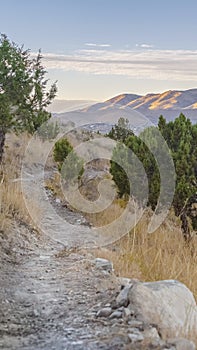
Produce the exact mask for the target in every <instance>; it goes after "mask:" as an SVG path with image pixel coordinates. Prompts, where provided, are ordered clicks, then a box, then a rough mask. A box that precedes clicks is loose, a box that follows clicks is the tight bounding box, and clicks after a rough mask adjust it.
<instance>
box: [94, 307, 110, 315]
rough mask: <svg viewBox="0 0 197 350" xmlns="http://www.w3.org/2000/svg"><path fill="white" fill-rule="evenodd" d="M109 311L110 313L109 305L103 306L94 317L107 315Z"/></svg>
mask: <svg viewBox="0 0 197 350" xmlns="http://www.w3.org/2000/svg"><path fill="white" fill-rule="evenodd" d="M111 313H112V308H111V307H104V308H102V309H101V310H99V311H98V312H97V314H96V317H109V316H110V315H111Z"/></svg>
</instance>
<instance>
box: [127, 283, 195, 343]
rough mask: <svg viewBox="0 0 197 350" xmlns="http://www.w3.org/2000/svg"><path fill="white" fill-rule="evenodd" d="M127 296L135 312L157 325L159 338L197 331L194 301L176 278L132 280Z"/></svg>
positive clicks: (186, 334) (189, 292) (184, 335)
mask: <svg viewBox="0 0 197 350" xmlns="http://www.w3.org/2000/svg"><path fill="white" fill-rule="evenodd" d="M128 299H129V303H130V307H131V308H132V309H133V310H134V312H135V314H136V316H137V317H138V318H139V319H141V320H142V321H144V322H147V323H149V324H154V325H156V326H157V329H158V330H159V332H160V334H161V336H162V338H169V337H181V336H182V337H189V336H190V334H191V333H195V334H197V305H196V302H195V299H194V296H193V294H192V292H191V291H190V290H189V289H188V288H187V287H186V286H185V285H184V284H182V283H180V282H178V281H175V280H166V281H158V282H146V283H135V284H133V286H131V288H130V290H129V293H128Z"/></svg>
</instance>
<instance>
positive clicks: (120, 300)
mask: <svg viewBox="0 0 197 350" xmlns="http://www.w3.org/2000/svg"><path fill="white" fill-rule="evenodd" d="M132 286H133V285H130V284H128V285H126V286H125V287H124V288H123V289H122V290H121V292H120V294H118V296H117V298H116V304H117V307H120V306H125V307H127V306H128V304H129V291H130V289H131V288H132Z"/></svg>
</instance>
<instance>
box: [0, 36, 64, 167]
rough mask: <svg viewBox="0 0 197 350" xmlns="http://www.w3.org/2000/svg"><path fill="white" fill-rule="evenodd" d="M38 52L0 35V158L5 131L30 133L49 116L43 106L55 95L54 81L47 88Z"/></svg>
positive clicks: (0, 156)
mask: <svg viewBox="0 0 197 350" xmlns="http://www.w3.org/2000/svg"><path fill="white" fill-rule="evenodd" d="M41 60H42V56H41V54H40V52H39V54H38V55H37V57H36V58H31V56H30V52H29V51H28V50H24V49H23V47H20V46H18V45H17V44H15V43H13V42H11V41H10V40H9V39H8V38H7V37H6V35H1V36H0V162H1V160H2V156H3V151H4V143H5V135H6V133H7V132H10V131H15V132H19V131H23V130H27V131H28V132H30V133H33V132H34V131H35V130H37V129H38V128H39V127H40V126H41V125H42V123H43V122H45V121H47V120H48V119H49V118H50V116H51V115H50V113H48V112H47V110H46V107H47V106H48V105H49V104H50V103H51V101H52V99H53V98H54V97H55V95H56V91H57V88H56V84H53V85H52V86H51V88H50V89H49V90H48V91H47V80H46V79H45V74H46V71H45V70H44V68H43V66H42V64H41Z"/></svg>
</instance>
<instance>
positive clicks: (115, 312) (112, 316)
mask: <svg viewBox="0 0 197 350" xmlns="http://www.w3.org/2000/svg"><path fill="white" fill-rule="evenodd" d="M121 317H122V311H119V310H116V311H114V312H112V314H111V315H110V317H109V318H110V320H111V319H113V318H121Z"/></svg>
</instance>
